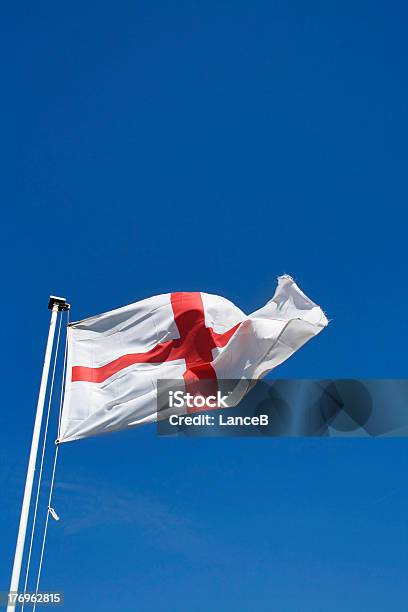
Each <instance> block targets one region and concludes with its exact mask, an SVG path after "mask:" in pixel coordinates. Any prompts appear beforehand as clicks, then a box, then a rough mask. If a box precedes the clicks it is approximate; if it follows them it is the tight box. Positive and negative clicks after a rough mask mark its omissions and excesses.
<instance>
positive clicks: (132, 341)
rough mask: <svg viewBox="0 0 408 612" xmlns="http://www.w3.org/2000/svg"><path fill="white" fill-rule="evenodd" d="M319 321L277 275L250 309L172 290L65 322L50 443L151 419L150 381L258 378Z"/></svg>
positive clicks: (314, 309) (153, 386)
mask: <svg viewBox="0 0 408 612" xmlns="http://www.w3.org/2000/svg"><path fill="white" fill-rule="evenodd" d="M327 323H328V321H327V318H326V316H325V314H324V313H323V311H322V310H321V308H320V307H319V306H317V305H316V304H315V303H314V302H312V301H311V300H310V299H309V298H308V297H307V296H306V295H305V294H304V293H303V292H302V291H301V290H300V289H299V287H298V286H297V285H296V283H295V282H294V281H293V279H292V278H291V277H290V276H286V275H285V276H281V277H280V278H279V279H278V286H277V289H276V292H275V295H274V296H273V298H272V299H271V300H270V301H269V302H267V304H266V305H265V306H263V307H262V308H260V309H259V310H256V311H255V312H253V313H252V314H250V315H246V314H245V313H244V312H243V311H242V310H240V309H239V308H238V307H237V306H235V305H234V304H233V303H232V302H230V301H229V300H227V299H225V298H223V297H220V296H218V295H211V294H208V293H202V292H177V293H167V294H164V295H159V296H155V297H151V298H147V299H145V300H142V301H140V302H136V303H134V304H130V305H129V306H124V307H123V308H119V309H117V310H112V311H110V312H106V313H104V314H101V315H97V316H95V317H91V318H89V319H84V320H82V321H78V322H76V323H72V324H71V325H69V327H68V332H67V333H68V338H67V339H68V352H67V374H66V384H65V396H64V405H63V411H62V418H61V429H60V442H68V441H72V440H77V439H80V438H85V437H88V436H93V435H98V434H102V433H109V432H113V431H118V430H121V429H127V428H129V427H134V426H137V425H141V424H143V423H151V422H154V421H156V420H157V419H158V411H157V385H158V381H159V380H169V379H172V380H173V379H176V380H178V379H180V380H181V381H184V385H185V387H186V388H189V387H191V386H192V385H194V384H196V383H197V381H200V380H206V381H214V385H216V384H217V381H218V380H224V379H239V380H242V379H244V380H254V379H255V380H256V379H259V378H262V377H263V376H265V375H266V374H267V373H268V372H270V371H271V370H272V369H273V368H275V367H276V366H277V365H279V364H280V363H282V362H283V361H285V360H286V359H287V358H288V357H290V355H292V354H293V353H294V352H295V351H296V350H298V349H299V348H300V347H301V346H303V344H305V342H307V341H308V340H309V339H310V338H312V337H313V336H315V335H316V334H318V333H319V332H320V331H321V330H322V329H323V328H324V327H325V326H326V325H327ZM159 418H160V417H159Z"/></svg>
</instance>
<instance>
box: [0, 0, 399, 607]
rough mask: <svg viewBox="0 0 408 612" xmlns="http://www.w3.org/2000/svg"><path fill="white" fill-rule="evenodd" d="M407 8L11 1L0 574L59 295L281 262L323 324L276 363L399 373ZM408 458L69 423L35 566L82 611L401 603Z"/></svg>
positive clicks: (259, 282) (242, 302)
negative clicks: (98, 429) (54, 518)
mask: <svg viewBox="0 0 408 612" xmlns="http://www.w3.org/2000/svg"><path fill="white" fill-rule="evenodd" d="M407 18H408V14H407V9H406V6H405V5H404V3H402V2H391V3H389V2H388V3H386V2H384V1H381V2H375V3H371V2H370V3H369V2H362V1H361V0H360V1H357V2H356V1H354V2H349V1H347V0H346V1H344V0H343V1H342V2H337V1H334V2H329V3H327V2H315V1H312V2H309V3H304V2H300V1H295V0H294V1H291V2H283V1H278V2H273V3H271V2H260V1H258V0H255V1H254V2H251V3H247V2H240V1H235V2H224V1H220V2H212V1H211V0H209V1H207V2H194V3H188V2H184V1H181V2H177V3H166V2H162V1H159V2H154V3H148V2H139V3H133V2H121V1H118V2H115V4H114V5H113V4H112V3H110V4H109V3H104V2H101V3H99V4H98V5H95V4H91V3H85V4H84V3H83V2H81V3H79V2H76V1H74V2H71V3H70V4H69V5H61V4H58V3H57V4H56V3H51V2H43V3H41V4H40V5H38V4H36V5H33V4H32V3H28V2H23V3H19V4H9V6H3V7H2V9H1V21H0V23H1V26H0V27H1V30H2V32H1V37H0V48H1V52H2V56H3V62H2V66H1V68H0V76H1V83H2V96H1V100H0V105H1V109H2V119H3V121H2V147H1V149H0V156H1V164H2V181H1V192H2V202H3V206H2V226H3V239H2V244H1V247H0V248H1V251H2V261H3V287H4V294H3V300H2V311H3V338H4V339H3V348H4V350H3V366H2V367H3V373H4V377H3V381H4V385H3V398H2V399H3V402H2V410H1V417H0V419H1V421H0V422H1V445H0V459H1V468H0V483H1V487H2V493H3V495H2V501H3V503H2V504H1V515H0V517H1V537H0V553H1V560H2V562H1V565H0V583H1V585H2V587H1V588H7V586H8V582H9V575H10V571H11V561H12V555H13V551H14V545H15V537H16V531H17V525H18V518H19V512H20V502H21V496H22V486H23V482H24V478H25V469H26V464H27V459H28V448H29V443H30V438H31V431H32V424H33V419H34V409H35V403H36V395H37V389H38V384H39V377H40V371H41V366H42V356H43V350H44V343H45V336H46V332H47V326H48V317H49V313H48V311H47V309H46V304H47V299H48V296H49V294H50V293H56V294H62V295H66V296H67V298H68V299H69V300H70V302H71V303H72V317H73V319H80V318H82V317H85V316H87V315H90V314H94V313H97V312H101V311H104V310H107V309H110V308H114V307H116V306H120V305H123V304H125V303H128V302H131V301H135V300H137V299H140V298H143V297H147V296H149V295H154V294H157V293H163V292H167V291H170V290H173V291H183V290H184V291H186V290H187V291H188V290H203V291H207V292H209V293H219V294H221V295H224V296H225V297H227V298H229V299H231V300H232V301H234V302H235V303H236V304H237V305H238V306H239V307H240V308H242V309H243V310H246V311H248V312H250V311H251V310H254V309H255V308H257V307H259V306H260V305H262V304H263V303H264V302H265V301H266V300H267V299H268V298H269V297H270V296H271V295H272V293H273V291H274V287H275V278H276V276H277V275H279V274H281V273H285V272H286V273H290V274H292V275H293V276H294V277H295V278H296V279H297V280H298V282H299V284H300V285H301V286H302V287H303V288H304V289H305V290H306V291H307V293H308V294H309V295H310V296H311V297H313V298H314V299H315V300H316V301H317V302H318V303H320V304H321V305H322V306H323V307H324V308H325V310H326V312H327V313H328V315H329V317H330V318H331V319H332V323H331V325H330V327H329V328H328V329H327V330H326V331H324V333H322V334H321V335H320V336H319V337H318V338H316V339H315V340H314V341H312V342H311V343H310V344H309V345H308V346H306V347H305V348H304V349H302V351H301V352H300V353H298V354H297V355H295V356H294V357H293V358H292V359H291V360H290V361H289V362H288V363H287V364H285V365H284V366H282V367H281V368H280V370H279V376H288V377H299V378H300V377H316V378H319V377H341V376H350V377H384V378H386V377H388V378H392V377H395V378H397V377H405V376H406V351H405V347H406V346H407V341H408V330H407V324H406V303H407V298H408V290H407V284H406V281H405V276H406V223H407V213H406V202H407V195H408V187H407V180H406V171H407V159H408V145H407V142H408V139H407V136H408V129H407V128H408V120H407V113H406V108H407V93H408V91H407V85H408V79H407V72H406V58H407V51H408V39H407V36H406V28H407ZM390 401H391V400H390ZM54 410H55V407H54ZM51 452H52V448H50V453H51ZM50 456H51V455H50V454H49V458H50ZM407 469H408V453H407V444H406V442H405V441H404V440H283V439H277V440H273V439H268V440H260V439H252V440H251V439H241V440H239V439H199V440H198V439H163V438H156V435H155V429H154V427H145V428H140V429H139V430H134V431H131V432H126V433H124V434H114V435H112V436H110V437H109V436H108V437H103V438H98V439H93V440H86V441H83V442H76V443H75V442H74V443H71V444H69V445H68V444H67V445H66V446H64V447H63V448H62V452H61V454H60V462H59V467H58V475H57V489H56V494H55V499H54V502H55V507H56V509H57V511H58V512H59V514H60V515H61V516H62V520H61V522H60V523H58V524H55V523H52V524H51V525H50V532H49V538H48V548H47V556H46V562H45V566H44V572H43V579H42V585H43V587H44V588H50V589H55V588H62V589H63V590H64V591H65V597H66V602H67V603H66V606H65V609H66V610H68V611H71V610H72V611H75V612H82V611H85V610H89V609H94V608H97V609H98V610H99V611H100V612H104V611H105V610H106V611H107V610H109V611H110V610H112V609H125V610H143V611H146V612H156V611H157V612H160V611H162V610H166V611H168V610H174V611H175V612H183V611H184V610H185V611H187V610H188V611H190V610H192V609H193V610H196V611H198V612H200V611H201V610H202V611H206V612H207V611H208V610H222V611H229V610H231V611H232V610H234V612H241V611H247V610H261V611H263V610H270V609H275V610H279V612H309V611H310V612H316V611H320V610H321V611H322V612H328V611H330V612H337V611H339V612H340V611H341V612H343V611H344V610H349V611H354V610H355V611H360V610H362V609H370V610H371V611H373V612H376V611H383V610H387V611H391V610H392V611H394V610H395V611H400V610H401V609H403V607H404V606H406V603H405V602H406V599H407V596H408V589H407V562H408V553H407V523H406V516H407V510H408V494H407V487H406V471H407ZM1 585H0V586H1ZM403 602H404V603H403Z"/></svg>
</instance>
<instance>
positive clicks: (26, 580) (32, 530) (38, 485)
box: [21, 314, 62, 612]
mask: <svg viewBox="0 0 408 612" xmlns="http://www.w3.org/2000/svg"><path fill="white" fill-rule="evenodd" d="M61 323H62V314H61V315H60V316H59V327H58V336H57V344H56V348H55V353H54V363H53V368H52V376H51V386H50V395H49V398H48V407H47V418H46V421H45V430H44V439H43V445H42V452H41V462H40V471H39V476H38V483H37V493H36V497H35V506H34V518H33V524H32V526H31V536H30V548H29V551H28V559H27V569H26V575H25V580H24V595H25V594H26V591H27V583H28V576H29V573H30V563H31V553H32V550H33V541H34V533H35V527H36V520H37V510H38V500H39V497H40V488H41V480H42V472H43V466H44V455H45V446H46V442H47V433H48V422H49V418H50V411H51V403H52V394H53V389H54V379H55V368H56V365H57V358H58V348H59V341H60V335H61ZM24 605H25V601H24V599H23V605H22V606H21V612H22V611H23V610H24Z"/></svg>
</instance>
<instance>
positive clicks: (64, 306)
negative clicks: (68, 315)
mask: <svg viewBox="0 0 408 612" xmlns="http://www.w3.org/2000/svg"><path fill="white" fill-rule="evenodd" d="M55 305H57V306H58V310H69V309H70V305H69V304H68V302H67V300H66V299H65V298H63V297H57V296H56V295H50V299H49V300H48V310H52V309H53V307H54V306H55Z"/></svg>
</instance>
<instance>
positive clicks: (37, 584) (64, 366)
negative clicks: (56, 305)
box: [33, 311, 69, 612]
mask: <svg viewBox="0 0 408 612" xmlns="http://www.w3.org/2000/svg"><path fill="white" fill-rule="evenodd" d="M68 324H69V311H68V314H67V330H68ZM67 347H68V333H67V336H66V341H65V354H64V365H63V371H62V379H61V391H60V401H59V412H58V438H59V434H60V427H61V416H62V405H63V401H64V388H65V385H64V381H65V375H66V365H67ZM58 451H59V443H57V445H56V447H55V455H54V465H53V468H52V476H51V484H50V493H49V496H48V505H47V516H46V519H45V525H44V533H43V539H42V545H41V555H40V563H39V566H38V574H37V583H36V586H35V594H36V596H37V594H38V588H39V586H40V579H41V570H42V564H43V559H44V550H45V541H46V538H47V531H48V521H49V518H50V507H51V501H52V493H53V490H54V480H55V471H56V468H57V459H58ZM36 600H37V597H35V600H34V606H33V612H35V609H36V607H37V601H36Z"/></svg>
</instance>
